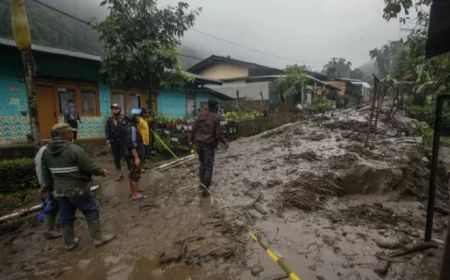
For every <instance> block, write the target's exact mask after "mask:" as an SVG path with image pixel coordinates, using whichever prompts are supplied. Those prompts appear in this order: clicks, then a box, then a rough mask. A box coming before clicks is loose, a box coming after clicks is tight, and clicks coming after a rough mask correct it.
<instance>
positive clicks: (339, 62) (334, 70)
mask: <svg viewBox="0 0 450 280" xmlns="http://www.w3.org/2000/svg"><path fill="white" fill-rule="evenodd" d="M351 72H352V63H351V62H350V61H347V60H346V59H345V58H332V59H331V60H330V61H329V62H328V63H327V64H325V66H324V67H323V70H322V73H324V74H326V75H330V76H335V77H341V78H350V74H351Z"/></svg>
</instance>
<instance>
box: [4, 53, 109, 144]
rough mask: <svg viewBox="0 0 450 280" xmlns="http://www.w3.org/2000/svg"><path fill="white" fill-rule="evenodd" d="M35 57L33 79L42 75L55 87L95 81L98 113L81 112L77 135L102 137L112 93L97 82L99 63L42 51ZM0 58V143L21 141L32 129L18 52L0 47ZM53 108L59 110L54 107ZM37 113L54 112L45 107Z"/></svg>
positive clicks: (60, 117)
mask: <svg viewBox="0 0 450 280" xmlns="http://www.w3.org/2000/svg"><path fill="white" fill-rule="evenodd" d="M34 58H35V61H36V65H37V70H38V71H37V75H38V76H37V79H36V80H39V79H44V80H46V83H47V84H48V85H50V86H52V85H53V86H54V87H55V88H56V86H57V84H58V83H61V82H62V81H68V83H73V84H77V83H79V82H82V83H86V82H90V83H93V84H94V85H96V89H97V95H98V96H97V97H98V98H97V101H98V103H99V104H98V108H99V115H98V116H83V115H81V120H82V122H81V124H80V127H79V138H94V137H104V124H105V120H106V117H107V116H109V114H110V109H109V107H110V103H111V102H110V96H111V94H110V89H109V86H108V85H107V84H105V83H102V82H98V74H97V73H98V69H99V63H98V62H97V61H88V60H81V59H75V58H70V57H62V56H55V55H50V54H42V53H35V54H34ZM0 61H1V62H2V63H1V64H0V104H2V105H1V106H0V144H11V143H24V142H27V137H26V135H27V134H30V133H31V129H30V122H29V114H28V108H27V94H26V89H25V83H24V80H23V74H22V64H21V63H22V62H21V58H20V55H19V52H18V51H17V50H15V49H12V48H6V47H5V48H0ZM55 92H56V90H55ZM55 94H56V93H55ZM55 111H56V112H58V110H56V108H55ZM38 113H39V114H46V113H47V114H53V112H47V111H40V112H38ZM57 118H58V120H61V121H62V119H63V117H62V115H58V116H57ZM47 125H50V126H51V125H52V124H47ZM47 137H48V136H46V137H44V138H47Z"/></svg>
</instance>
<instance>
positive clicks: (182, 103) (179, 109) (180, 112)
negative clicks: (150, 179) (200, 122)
mask: <svg viewBox="0 0 450 280" xmlns="http://www.w3.org/2000/svg"><path fill="white" fill-rule="evenodd" d="M156 102H157V104H158V106H157V108H158V114H159V115H163V116H168V117H176V118H184V117H185V116H186V94H185V92H184V91H183V90H179V89H163V90H161V91H160V92H159V95H158V98H157V101H156Z"/></svg>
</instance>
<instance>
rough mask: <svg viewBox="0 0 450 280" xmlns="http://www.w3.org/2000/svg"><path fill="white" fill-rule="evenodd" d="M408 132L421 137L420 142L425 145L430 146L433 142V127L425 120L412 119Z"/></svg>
mask: <svg viewBox="0 0 450 280" xmlns="http://www.w3.org/2000/svg"><path fill="white" fill-rule="evenodd" d="M409 130H410V131H409V134H410V135H412V136H420V137H422V143H423V145H424V146H426V147H431V145H432V143H433V129H432V128H431V126H430V125H428V123H426V122H422V121H413V122H412V123H411V125H410V127H409Z"/></svg>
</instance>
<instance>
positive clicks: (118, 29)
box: [94, 0, 200, 100]
mask: <svg viewBox="0 0 450 280" xmlns="http://www.w3.org/2000/svg"><path fill="white" fill-rule="evenodd" d="M105 4H108V5H109V9H110V14H109V15H108V16H107V17H106V18H105V20H103V21H102V22H100V23H98V24H95V25H94V29H95V30H96V31H98V32H99V33H100V40H101V42H102V44H103V55H102V63H101V69H100V73H101V75H102V76H103V77H104V78H105V79H106V80H107V81H108V82H109V83H110V84H111V85H113V86H121V87H125V86H130V87H141V88H146V89H147V90H148V92H149V95H150V100H151V96H152V95H153V94H154V92H155V91H157V90H159V89H161V88H162V87H167V86H174V87H177V86H180V85H182V84H183V82H184V81H186V80H187V79H189V77H188V76H187V75H186V74H185V73H184V72H182V71H181V67H180V66H179V62H178V54H177V51H176V47H177V45H179V44H180V38H181V37H182V36H183V34H184V32H185V31H186V30H188V29H189V28H190V27H192V26H193V24H194V21H195V18H196V16H197V15H198V14H199V12H200V9H195V10H192V11H188V9H189V5H188V4H187V3H185V2H179V3H178V5H177V6H174V7H173V6H167V7H166V8H162V9H161V8H158V7H157V1H156V0H107V1H103V2H102V5H105Z"/></svg>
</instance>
